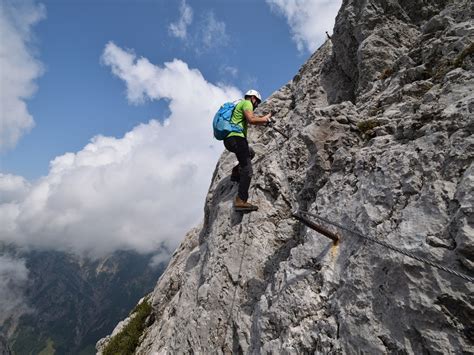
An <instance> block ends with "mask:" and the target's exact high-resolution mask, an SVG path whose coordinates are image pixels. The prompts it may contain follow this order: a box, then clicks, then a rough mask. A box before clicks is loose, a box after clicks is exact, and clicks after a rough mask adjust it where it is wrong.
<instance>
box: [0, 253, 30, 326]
mask: <svg viewBox="0 0 474 355" xmlns="http://www.w3.org/2000/svg"><path fill="white" fill-rule="evenodd" d="M27 281H28V269H27V268H26V266H25V261H24V260H18V259H13V258H11V257H9V256H6V255H0V325H1V324H3V323H4V322H5V320H7V319H8V318H10V317H12V316H14V317H15V318H17V317H19V316H20V315H21V314H23V313H25V312H28V311H29V308H28V306H27V305H26V303H25V300H24V290H25V287H26V284H27Z"/></svg>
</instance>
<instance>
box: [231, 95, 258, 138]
mask: <svg viewBox="0 0 474 355" xmlns="http://www.w3.org/2000/svg"><path fill="white" fill-rule="evenodd" d="M248 110H250V111H252V112H253V105H252V102H251V101H249V100H242V101H240V102H239V103H238V104H237V105H236V106H235V109H234V112H233V113H232V118H231V120H230V121H231V122H232V123H234V124H236V125H238V126H240V127H242V129H243V132H242V133H239V132H230V133H229V134H228V135H227V137H244V138H245V137H247V120H246V119H245V116H244V111H248Z"/></svg>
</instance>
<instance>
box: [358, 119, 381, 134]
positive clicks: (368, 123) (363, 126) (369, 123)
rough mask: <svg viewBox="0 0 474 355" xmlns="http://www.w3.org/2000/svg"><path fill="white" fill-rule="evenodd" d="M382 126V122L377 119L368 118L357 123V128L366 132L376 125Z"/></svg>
mask: <svg viewBox="0 0 474 355" xmlns="http://www.w3.org/2000/svg"><path fill="white" fill-rule="evenodd" d="M378 126H380V122H379V121H378V120H376V119H368V120H365V121H361V122H359V123H358V124H357V128H358V129H359V131H361V132H362V133H364V134H367V133H368V132H369V131H372V130H373V129H374V128H375V127H378Z"/></svg>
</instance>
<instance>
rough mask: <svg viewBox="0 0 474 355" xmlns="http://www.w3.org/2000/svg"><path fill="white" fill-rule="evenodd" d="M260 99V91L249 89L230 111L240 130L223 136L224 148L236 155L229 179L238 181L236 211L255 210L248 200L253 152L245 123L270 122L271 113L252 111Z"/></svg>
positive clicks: (233, 121) (263, 123)
mask: <svg viewBox="0 0 474 355" xmlns="http://www.w3.org/2000/svg"><path fill="white" fill-rule="evenodd" d="M261 101H262V97H261V96H260V93H259V92H258V91H256V90H249V91H247V92H246V93H245V97H244V100H242V101H240V102H239V103H238V104H237V105H236V106H235V109H234V112H233V113H232V119H231V122H232V123H234V124H236V125H239V126H240V127H242V132H231V133H229V134H228V135H227V137H226V138H224V146H225V147H226V149H227V150H228V151H230V152H232V153H234V154H235V155H236V156H237V160H238V161H239V163H238V164H237V165H236V166H235V167H234V168H233V169H232V175H231V178H230V179H231V181H234V182H238V183H239V191H238V194H237V196H236V197H235V200H234V210H235V211H238V212H250V211H256V210H257V209H258V207H257V206H255V205H253V204H251V203H250V202H248V201H247V200H248V197H249V187H250V180H251V179H252V162H251V160H252V158H253V157H254V155H255V152H254V151H253V149H252V148H250V147H249V144H248V141H247V125H248V124H249V123H250V124H254V125H265V124H269V123H270V122H271V115H272V114H271V113H269V114H267V115H265V116H257V115H255V114H254V113H253V111H254V110H255V109H256V108H257V106H258V105H259V104H260V102H261Z"/></svg>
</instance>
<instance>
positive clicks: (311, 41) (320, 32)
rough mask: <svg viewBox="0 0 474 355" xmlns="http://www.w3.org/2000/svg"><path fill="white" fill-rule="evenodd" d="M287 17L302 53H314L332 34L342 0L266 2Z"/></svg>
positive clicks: (272, 0) (268, 0)
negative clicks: (305, 51)
mask: <svg viewBox="0 0 474 355" xmlns="http://www.w3.org/2000/svg"><path fill="white" fill-rule="evenodd" d="M266 1H267V4H269V5H270V7H271V8H272V9H273V10H275V11H276V12H278V13H281V14H283V15H284V16H285V17H286V20H287V22H288V25H289V26H290V29H291V33H292V36H293V40H294V41H295V42H296V46H297V48H298V50H299V51H300V52H303V51H304V50H308V51H310V52H314V51H315V50H316V49H318V47H319V46H320V45H321V44H322V43H323V42H324V40H325V39H326V33H325V32H326V31H327V32H328V33H332V29H333V27H334V20H335V18H336V15H337V11H338V10H339V8H340V7H341V3H342V0H266Z"/></svg>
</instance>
